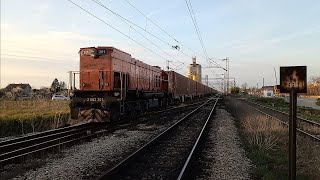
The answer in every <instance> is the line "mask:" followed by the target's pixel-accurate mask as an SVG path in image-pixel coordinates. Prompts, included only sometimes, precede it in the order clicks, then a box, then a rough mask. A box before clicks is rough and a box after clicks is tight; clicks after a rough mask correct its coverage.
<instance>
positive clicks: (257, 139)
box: [240, 116, 320, 179]
mask: <svg viewBox="0 0 320 180" xmlns="http://www.w3.org/2000/svg"><path fill="white" fill-rule="evenodd" d="M240 122H241V126H242V127H243V130H244V133H245V134H246V140H247V142H248V143H249V146H250V147H252V148H253V149H256V150H258V151H260V153H262V154H266V155H265V156H266V157H269V158H270V159H269V158H268V159H269V160H268V161H273V162H272V164H273V165H272V166H276V168H278V169H282V170H284V171H287V166H288V164H287V163H288V155H287V154H288V139H289V138H288V133H287V132H288V128H287V127H284V126H283V125H282V124H280V123H279V122H277V121H275V120H272V119H270V118H268V117H267V116H245V117H244V118H243V119H242V120H241V121H240ZM307 128H308V130H309V131H313V132H319V128H318V127H314V126H313V127H312V126H307ZM279 154H282V156H280V157H279ZM283 155H284V156H283ZM274 161H278V162H274ZM269 163H270V162H269ZM275 174H277V172H275ZM297 174H298V175H299V177H300V178H302V179H304V178H307V179H319V178H320V143H317V142H314V141H312V140H311V139H310V138H308V137H303V136H300V135H299V134H298V135H297ZM271 177H272V178H275V177H277V178H279V177H281V175H275V176H274V175H273V176H271ZM272 178H271V179H272Z"/></svg>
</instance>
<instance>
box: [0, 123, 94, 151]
mask: <svg viewBox="0 0 320 180" xmlns="http://www.w3.org/2000/svg"><path fill="white" fill-rule="evenodd" d="M93 127H95V125H94V124H86V126H78V127H74V128H69V129H65V130H63V131H60V130H59V131H50V133H45V134H44V135H43V136H29V139H26V138H22V139H21V141H16V140H15V141H14V142H13V143H10V144H9V143H6V144H4V145H0V153H3V152H7V151H10V150H12V149H16V148H23V147H26V146H30V145H33V144H37V143H40V142H45V141H49V140H52V139H55V138H59V137H61V136H64V135H68V134H72V133H76V132H78V131H86V130H90V129H91V128H93Z"/></svg>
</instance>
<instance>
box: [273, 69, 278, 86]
mask: <svg viewBox="0 0 320 180" xmlns="http://www.w3.org/2000/svg"><path fill="white" fill-rule="evenodd" d="M273 70H274V78H275V79H276V85H278V79H277V72H276V68H273Z"/></svg>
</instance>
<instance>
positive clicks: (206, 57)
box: [125, 0, 224, 69]
mask: <svg viewBox="0 0 320 180" xmlns="http://www.w3.org/2000/svg"><path fill="white" fill-rule="evenodd" d="M125 1H126V2H127V3H128V4H129V5H130V6H131V7H132V8H134V9H135V10H136V11H138V12H139V13H140V14H141V15H142V16H144V17H145V18H146V19H147V20H149V21H150V22H151V23H152V24H154V25H155V26H156V27H158V28H159V29H160V30H161V31H163V32H164V33H165V34H167V35H168V36H169V37H170V38H172V39H173V40H174V41H176V42H177V43H179V44H180V45H181V46H184V47H186V48H188V49H189V50H190V51H192V52H193V53H195V54H198V55H200V56H201V57H203V58H205V59H209V58H208V54H207V53H205V56H203V55H202V54H201V53H199V52H196V51H194V50H193V49H191V48H189V47H188V46H185V45H183V44H182V43H181V42H180V41H178V40H177V39H176V38H174V37H173V36H172V35H171V34H170V33H168V32H167V31H166V30H164V29H163V28H161V27H160V26H159V25H158V24H157V23H155V22H154V21H153V20H152V19H150V18H149V17H148V16H147V15H145V14H144V13H143V12H141V11H140V10H139V9H138V8H137V7H136V6H134V5H133V4H132V3H130V2H129V1H128V0H125ZM190 5H191V2H190ZM191 10H192V12H193V9H192V5H191ZM207 62H208V63H209V64H210V63H211V61H208V60H207ZM212 62H214V63H215V64H217V65H218V66H220V68H222V69H224V68H223V67H222V66H221V65H220V64H218V63H217V62H215V61H212Z"/></svg>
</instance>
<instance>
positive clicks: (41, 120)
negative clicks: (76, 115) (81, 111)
mask: <svg viewBox="0 0 320 180" xmlns="http://www.w3.org/2000/svg"><path fill="white" fill-rule="evenodd" d="M68 104H69V102H68V101H51V100H27V101H3V100H1V101H0V137H5V136H15V135H20V134H25V133H30V132H38V131H45V130H49V129H55V128H58V127H61V126H64V124H65V122H66V121H67V120H68V118H69V106H68Z"/></svg>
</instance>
